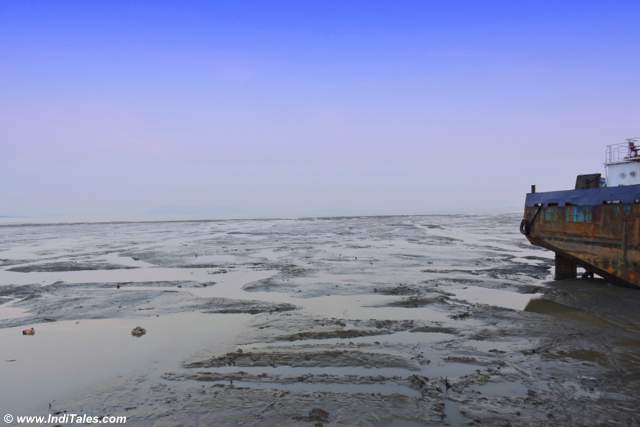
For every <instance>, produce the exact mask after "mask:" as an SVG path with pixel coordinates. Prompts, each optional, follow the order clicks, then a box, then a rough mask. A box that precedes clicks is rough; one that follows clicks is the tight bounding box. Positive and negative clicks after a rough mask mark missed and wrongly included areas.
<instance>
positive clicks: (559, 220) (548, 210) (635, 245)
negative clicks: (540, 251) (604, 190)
mask: <svg viewBox="0 0 640 427" xmlns="http://www.w3.org/2000/svg"><path fill="white" fill-rule="evenodd" d="M524 215H525V220H526V221H527V222H528V229H527V232H528V234H527V239H529V241H530V242H531V243H532V244H534V245H537V246H541V247H544V248H547V249H549V250H552V251H554V252H556V255H557V256H558V255H559V256H561V257H565V258H566V259H569V260H572V261H573V262H575V264H577V265H578V266H582V267H584V268H585V269H587V271H591V272H595V273H597V274H600V275H601V276H603V277H605V278H607V279H609V280H612V281H618V282H624V283H626V284H631V285H635V286H640V274H639V272H640V205H639V204H635V203H634V204H608V205H604V204H603V205H598V206H588V207H579V206H539V207H538V206H535V207H526V208H525V213H524Z"/></svg>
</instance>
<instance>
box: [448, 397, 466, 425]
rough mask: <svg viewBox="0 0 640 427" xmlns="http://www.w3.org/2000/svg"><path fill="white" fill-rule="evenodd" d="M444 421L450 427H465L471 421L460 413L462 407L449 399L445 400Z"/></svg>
mask: <svg viewBox="0 0 640 427" xmlns="http://www.w3.org/2000/svg"><path fill="white" fill-rule="evenodd" d="M444 421H445V422H446V423H447V425H450V426H463V425H467V424H468V423H469V421H470V420H469V419H468V418H467V417H465V416H464V415H462V412H460V405H459V404H458V403H457V402H454V401H452V400H449V399H446V398H445V399H444Z"/></svg>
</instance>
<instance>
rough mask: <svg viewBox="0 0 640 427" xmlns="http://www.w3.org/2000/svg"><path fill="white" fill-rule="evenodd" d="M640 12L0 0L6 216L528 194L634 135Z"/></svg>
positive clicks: (577, 5) (436, 206) (230, 214)
mask: <svg viewBox="0 0 640 427" xmlns="http://www.w3.org/2000/svg"><path fill="white" fill-rule="evenodd" d="M639 17H640V3H637V2H616V3H615V4H605V3H602V2H572V1H569V2H563V3H562V4H546V5H542V4H537V3H536V4H533V3H524V2H523V3H520V2H518V3H512V2H482V3H477V2H455V3H451V2H449V3H431V2H412V1H407V2H360V1H354V2H348V3H344V2H322V3H317V4H311V3H299V2H269V3H261V2H255V3H254V2H243V3H241V4H239V3H233V2H201V1H188V2H164V1H157V2H136V3H135V4H126V3H124V2H122V3H115V2H104V3H98V2H80V1H77V2H74V1H60V2H38V1H33V2H11V3H10V2H4V3H2V4H0V55H2V58H3V61H2V62H1V63H0V94H1V95H0V180H1V181H2V185H1V186H0V188H2V190H1V191H0V200H1V201H0V219H2V217H8V216H10V217H19V218H32V219H36V218H37V219H38V220H52V221H76V220H90V221H92V220H143V219H146V220H159V219H224V218H274V217H278V218H280V217H284V218H296V217H319V216H351V215H389V214H399V215H402V214H446V213H506V212H519V211H521V210H522V208H523V202H524V195H525V193H526V192H527V191H529V186H530V185H531V184H537V186H538V189H539V191H549V190H560V189H569V188H572V186H573V184H574V182H575V176H576V175H577V174H581V173H590V172H599V171H601V170H602V162H603V157H604V149H605V146H606V145H607V144H612V143H617V142H623V141H624V138H627V137H633V136H638V135H639V134H640V130H639V129H638V126H637V121H638V117H639V114H638V113H640V107H639V106H638V103H639V102H638V101H639V100H640V84H639V83H640V82H639V73H638V62H639V61H640V59H639V58H638V55H637V52H638V47H637V45H638V40H639V38H638V36H639V35H640V28H638V25H637V22H638V18H639ZM5 219H6V218H5Z"/></svg>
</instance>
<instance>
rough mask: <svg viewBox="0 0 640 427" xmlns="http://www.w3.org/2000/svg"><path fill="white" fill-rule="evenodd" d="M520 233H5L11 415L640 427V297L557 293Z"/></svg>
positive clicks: (547, 264) (479, 223) (216, 227)
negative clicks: (139, 330) (140, 331)
mask: <svg viewBox="0 0 640 427" xmlns="http://www.w3.org/2000/svg"><path fill="white" fill-rule="evenodd" d="M519 220H520V217H519V216H518V215H504V216H408V217H366V218H313V219H299V220H264V221H214V222H185V223H179V222H175V223H171V222H170V223H129V224H73V225H41V226H0V343H1V345H0V378H2V379H3V381H1V382H0V402H1V403H0V411H4V412H11V413H16V414H19V413H25V414H33V413H47V412H49V411H52V412H60V411H68V412H72V413H87V414H91V415H126V416H127V417H128V419H129V421H128V423H127V424H128V425H159V426H165V425H166V426H174V425H187V426H189V425H223V426H224V425H232V426H238V425H239V426H254V425H273V426H282V425H299V426H310V425H345V426H347V425H348V426H351V425H371V426H387V425H390V426H423V425H424V426H432V425H536V426H537V425H549V426H551V425H553V426H556V425H637V424H638V423H640V416H638V415H637V413H638V411H637V408H638V406H639V404H640V397H639V396H640V311H639V310H638V309H637V307H638V306H640V291H638V290H635V289H629V288H623V287H619V286H612V285H610V284H607V283H606V282H604V281H602V280H598V279H595V280H574V281H564V282H554V281H551V276H552V254H551V253H549V252H546V251H543V250H540V249H538V248H535V247H532V246H530V245H529V244H528V242H527V241H526V240H525V239H524V238H523V237H522V236H521V235H520V234H519V233H518V231H517V229H518V222H519ZM135 326H141V327H143V328H145V330H146V334H145V335H143V336H141V337H133V336H131V333H130V332H131V329H132V328H133V327H135ZM26 327H34V328H35V330H36V334H35V335H34V336H22V335H21V330H22V329H23V328H26Z"/></svg>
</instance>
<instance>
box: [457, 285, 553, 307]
mask: <svg viewBox="0 0 640 427" xmlns="http://www.w3.org/2000/svg"><path fill="white" fill-rule="evenodd" d="M447 292H451V293H452V294H454V295H455V297H456V298H457V299H461V300H464V301H467V302H470V303H473V304H486V305H493V306H496V307H503V308H510V309H512V310H524V309H525V307H527V304H529V302H530V301H531V299H532V298H539V297H540V296H542V294H521V293H519V292H512V291H507V290H504V289H491V288H483V287H479V286H464V287H460V286H451V287H448V288H447Z"/></svg>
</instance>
